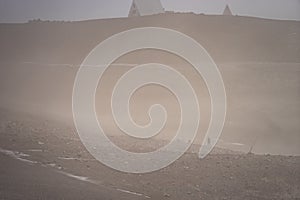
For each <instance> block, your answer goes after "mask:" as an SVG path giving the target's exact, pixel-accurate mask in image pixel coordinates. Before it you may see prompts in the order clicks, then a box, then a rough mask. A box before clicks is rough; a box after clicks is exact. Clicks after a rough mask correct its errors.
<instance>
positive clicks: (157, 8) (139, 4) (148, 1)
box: [129, 0, 165, 16]
mask: <svg viewBox="0 0 300 200" xmlns="http://www.w3.org/2000/svg"><path fill="white" fill-rule="evenodd" d="M164 12H165V11H164V8H163V6H162V4H161V2H160V0H133V2H132V5H131V9H130V12H129V16H144V15H154V14H159V13H164Z"/></svg>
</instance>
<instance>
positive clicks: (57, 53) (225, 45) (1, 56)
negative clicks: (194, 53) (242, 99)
mask: <svg viewBox="0 0 300 200" xmlns="http://www.w3.org/2000/svg"><path fill="white" fill-rule="evenodd" d="M144 26H157V27H166V28H171V29H175V30H178V31H181V32H183V33H185V34H187V35H189V36H191V37H192V38H194V39H196V40H197V41H199V42H200V43H201V44H202V45H203V46H204V47H205V48H206V49H207V50H208V51H209V53H210V54H211V56H212V57H213V58H214V59H215V60H216V61H217V62H252V61H253V62H297V63H299V62H300V56H299V55H300V22H296V21H278V20H266V19H259V18H251V17H238V16H206V15H195V14H178V13H174V14H170V13H169V14H164V15H155V16H146V17H137V18H120V19H101V20H90V21H81V22H42V21H36V22H30V23H26V24H0V44H1V45H0V61H2V62H10V61H14V62H16V61H22V62H23V61H36V62H47V63H69V64H80V63H81V61H82V59H83V58H84V57H85V56H86V55H87V53H88V52H89V51H90V50H91V49H92V48H93V47H95V46H96V45H97V44H98V43H99V42H101V41H102V40H104V39H106V38H107V37H109V36H111V35H113V34H116V33H118V32H120V31H125V30H128V29H131V28H136V27H144Z"/></svg>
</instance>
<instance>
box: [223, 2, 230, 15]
mask: <svg viewBox="0 0 300 200" xmlns="http://www.w3.org/2000/svg"><path fill="white" fill-rule="evenodd" d="M223 15H227V16H232V12H231V10H230V8H229V6H228V4H227V5H226V7H225V9H224V12H223Z"/></svg>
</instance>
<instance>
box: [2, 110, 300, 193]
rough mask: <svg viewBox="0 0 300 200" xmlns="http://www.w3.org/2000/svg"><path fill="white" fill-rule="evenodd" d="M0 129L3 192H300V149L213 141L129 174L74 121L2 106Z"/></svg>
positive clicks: (137, 148) (136, 147)
mask: <svg viewBox="0 0 300 200" xmlns="http://www.w3.org/2000/svg"><path fill="white" fill-rule="evenodd" d="M0 133H1V134H0V137H1V138H0V147H1V148H0V159H1V167H0V171H1V173H0V177H1V178H0V180H1V181H0V183H1V184H0V198H1V199H20V197H22V198H23V199H299V198H300V184H299V183H300V176H299V174H300V170H299V169H300V168H299V165H300V158H299V157H293V156H289V157H287V156H270V155H254V154H243V153H238V152H231V151H226V150H223V149H215V150H214V152H212V153H211V154H210V155H209V156H208V157H206V158H205V159H203V160H199V159H198V157H197V154H196V151H194V150H193V148H195V149H197V148H199V147H198V146H194V147H192V148H191V149H190V150H189V151H188V153H186V154H185V155H184V156H183V157H181V158H180V159H179V160H177V161H175V162H174V163H173V164H171V165H170V166H168V167H166V168H164V169H162V170H159V171H156V172H152V173H148V174H126V173H122V172H118V171H115V170H112V169H110V168H108V167H106V166H104V165H103V164H101V163H100V162H98V161H96V160H95V159H94V158H93V157H91V155H90V154H89V153H88V152H87V151H86V150H85V148H84V146H83V145H82V144H81V142H80V140H79V138H78V136H77V135H76V132H74V128H73V127H72V126H66V125H65V124H62V123H59V122H55V121H51V120H41V119H40V118H36V117H34V116H29V115H26V114H16V113H11V112H7V111H3V110H2V112H1V132H0ZM115 139H116V140H122V141H123V142H124V138H119V139H118V138H115ZM125 145H127V146H129V148H132V149H135V150H139V148H142V147H144V146H140V147H139V146H134V147H133V146H132V145H131V144H130V143H126V142H125ZM112 159H113V158H112Z"/></svg>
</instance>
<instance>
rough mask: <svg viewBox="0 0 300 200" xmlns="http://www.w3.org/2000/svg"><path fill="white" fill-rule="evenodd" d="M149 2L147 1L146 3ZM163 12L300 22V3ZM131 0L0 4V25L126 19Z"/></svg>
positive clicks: (229, 0)
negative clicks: (225, 13) (229, 12)
mask: <svg viewBox="0 0 300 200" xmlns="http://www.w3.org/2000/svg"><path fill="white" fill-rule="evenodd" d="M149 1H151V0H149ZM161 2H162V4H163V7H164V8H165V9H166V10H171V11H181V12H195V13H205V14H220V13H222V11H223V10H224V8H225V5H226V4H229V6H230V8H231V10H232V12H233V14H235V15H247V16H258V17H264V18H273V19H274V18H275V19H294V20H300V0H161ZM131 3H132V0H0V22H26V21H28V20H29V19H37V18H40V19H43V20H85V19H98V18H116V17H126V16H127V14H128V11H129V8H130V5H131Z"/></svg>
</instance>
